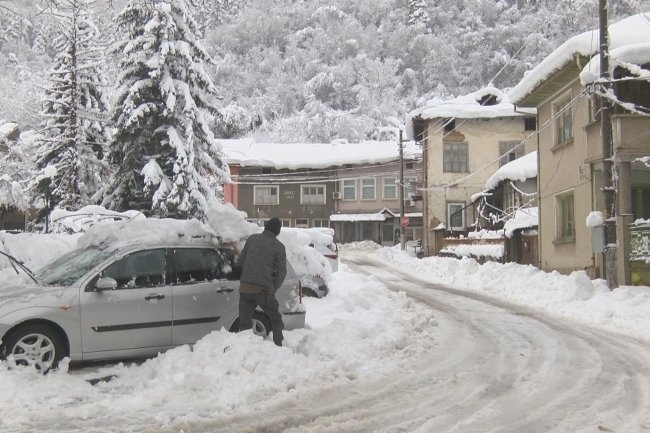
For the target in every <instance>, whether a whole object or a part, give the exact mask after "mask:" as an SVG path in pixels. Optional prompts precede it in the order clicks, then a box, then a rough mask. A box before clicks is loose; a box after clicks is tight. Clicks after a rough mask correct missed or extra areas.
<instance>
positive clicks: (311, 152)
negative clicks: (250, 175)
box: [217, 139, 422, 169]
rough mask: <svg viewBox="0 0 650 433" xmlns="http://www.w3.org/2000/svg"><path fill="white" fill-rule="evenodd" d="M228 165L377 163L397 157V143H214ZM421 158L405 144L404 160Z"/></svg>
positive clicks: (418, 149) (296, 166)
mask: <svg viewBox="0 0 650 433" xmlns="http://www.w3.org/2000/svg"><path fill="white" fill-rule="evenodd" d="M217 141H218V142H219V144H221V146H222V148H223V151H224V153H225V156H226V162H227V163H228V164H229V165H239V166H243V167H274V168H276V169H299V168H326V167H332V166H341V165H346V164H352V165H358V164H378V163H384V162H389V161H395V160H397V159H398V158H399V145H398V143H397V141H365V142H361V143H348V142H333V143H258V142H255V141H254V140H251V139H242V140H217ZM421 156H422V148H421V147H420V146H418V145H416V144H415V143H414V142H410V141H409V142H405V143H404V159H405V160H415V159H417V158H420V157H421Z"/></svg>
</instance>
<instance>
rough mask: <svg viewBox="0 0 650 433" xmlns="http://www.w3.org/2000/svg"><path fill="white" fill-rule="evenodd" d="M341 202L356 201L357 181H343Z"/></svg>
mask: <svg viewBox="0 0 650 433" xmlns="http://www.w3.org/2000/svg"><path fill="white" fill-rule="evenodd" d="M341 189H342V190H343V200H356V199H357V181H356V180H354V179H347V180H344V181H343V186H342V187H341Z"/></svg>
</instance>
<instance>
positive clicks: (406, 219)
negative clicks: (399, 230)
mask: <svg viewBox="0 0 650 433" xmlns="http://www.w3.org/2000/svg"><path fill="white" fill-rule="evenodd" d="M401 223H402V226H404V227H406V226H407V225H409V217H407V216H406V215H405V216H403V217H402V218H401Z"/></svg>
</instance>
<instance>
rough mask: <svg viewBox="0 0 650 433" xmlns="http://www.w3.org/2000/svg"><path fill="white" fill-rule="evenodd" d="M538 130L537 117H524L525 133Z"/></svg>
mask: <svg viewBox="0 0 650 433" xmlns="http://www.w3.org/2000/svg"><path fill="white" fill-rule="evenodd" d="M536 129H537V118H536V117H524V131H534V130H536Z"/></svg>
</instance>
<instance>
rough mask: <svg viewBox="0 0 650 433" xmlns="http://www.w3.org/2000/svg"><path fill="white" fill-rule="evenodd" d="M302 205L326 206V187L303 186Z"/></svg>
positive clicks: (301, 190) (301, 192)
mask: <svg viewBox="0 0 650 433" xmlns="http://www.w3.org/2000/svg"><path fill="white" fill-rule="evenodd" d="M300 204H325V185H303V186H302V187H301V188H300Z"/></svg>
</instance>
